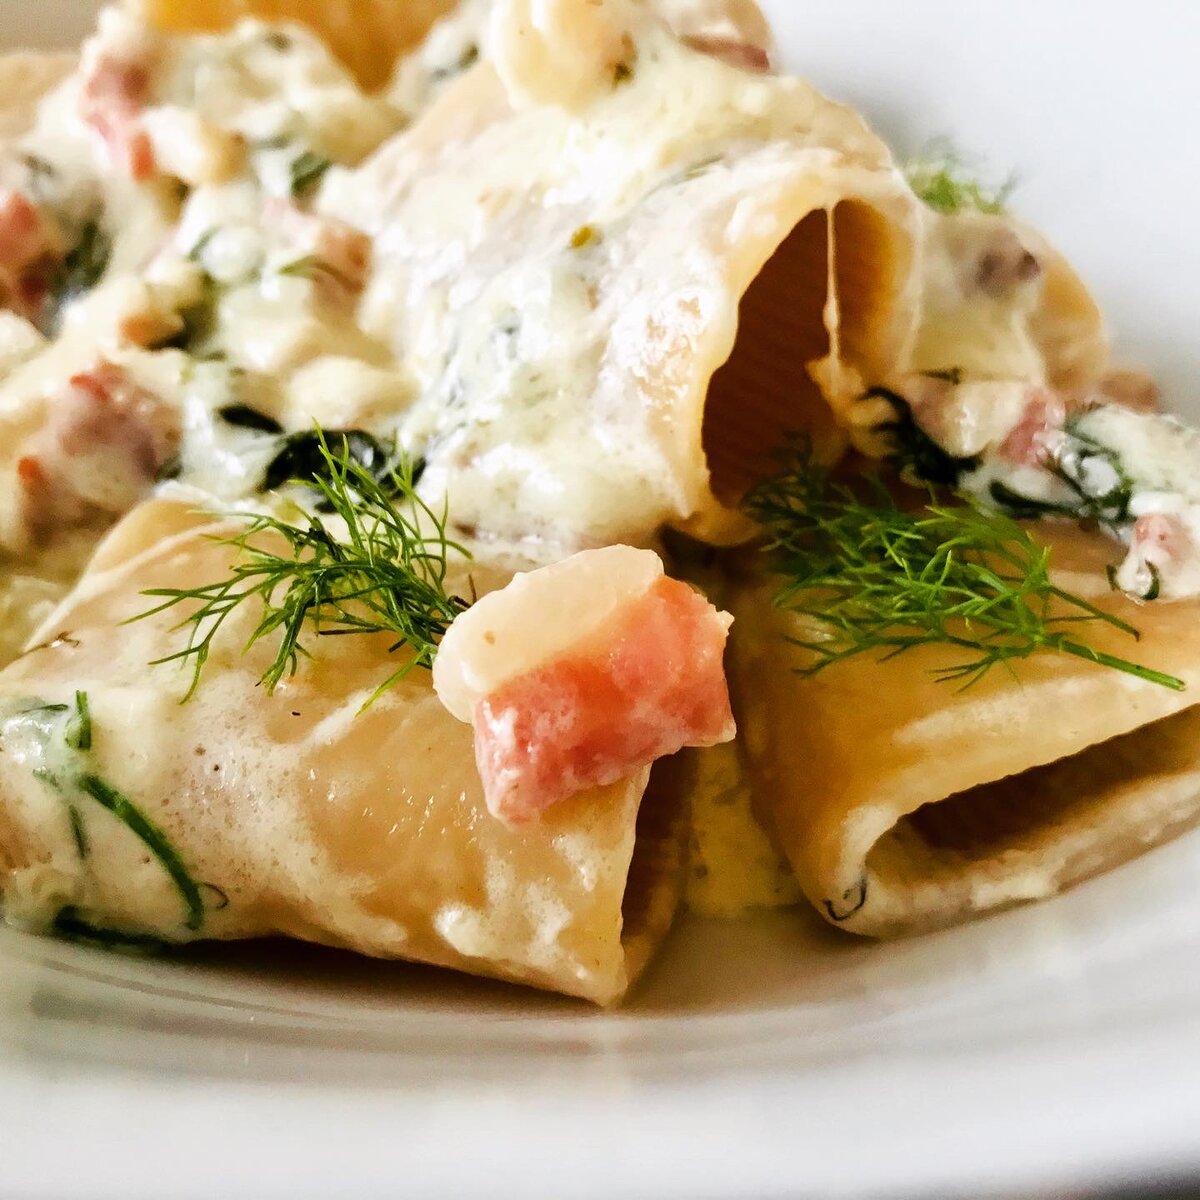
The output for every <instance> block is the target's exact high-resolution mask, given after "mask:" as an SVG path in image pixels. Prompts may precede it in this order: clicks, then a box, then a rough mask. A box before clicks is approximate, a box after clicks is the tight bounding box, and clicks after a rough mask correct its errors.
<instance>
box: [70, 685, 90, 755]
mask: <svg viewBox="0 0 1200 1200" xmlns="http://www.w3.org/2000/svg"><path fill="white" fill-rule="evenodd" d="M66 741H67V745H68V746H70V747H71V749H72V750H90V749H91V748H92V713H91V709H90V708H89V706H88V696H87V692H76V693H75V715H74V716H73V717H72V718H71V723H70V724H69V725H68V726H67V734H66Z"/></svg>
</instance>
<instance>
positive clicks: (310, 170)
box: [289, 150, 333, 199]
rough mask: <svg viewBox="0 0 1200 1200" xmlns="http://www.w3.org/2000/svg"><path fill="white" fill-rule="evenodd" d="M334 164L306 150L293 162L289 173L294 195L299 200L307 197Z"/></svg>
mask: <svg viewBox="0 0 1200 1200" xmlns="http://www.w3.org/2000/svg"><path fill="white" fill-rule="evenodd" d="M332 166H333V163H332V162H330V160H329V159H327V158H325V157H324V156H323V155H320V154H316V153H314V152H313V151H312V150H305V151H304V152H303V153H301V154H300V155H299V156H297V157H296V158H295V159H293V160H292V165H291V168H290V171H289V175H290V178H291V190H292V195H293V196H295V197H296V198H297V199H301V198H302V197H304V196H307V195H308V194H309V193H310V192H311V191H312V190H313V189H314V188H315V187H316V186H317V184H319V183H320V182H321V180H322V179H324V178H325V173H326V172H327V171H328V170H329V168H330V167H332Z"/></svg>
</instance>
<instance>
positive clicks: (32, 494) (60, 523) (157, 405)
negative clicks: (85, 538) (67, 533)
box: [16, 362, 180, 541]
mask: <svg viewBox="0 0 1200 1200" xmlns="http://www.w3.org/2000/svg"><path fill="white" fill-rule="evenodd" d="M179 439H180V425H179V419H178V416H177V414H176V413H175V412H174V410H172V409H170V408H169V407H168V406H167V405H166V404H164V403H163V401H162V400H161V399H160V398H159V397H157V396H155V395H154V394H153V393H152V392H149V391H147V390H146V389H145V388H143V387H141V386H140V385H138V384H137V383H135V382H134V381H133V380H131V379H130V378H129V376H128V375H127V373H126V372H125V371H124V370H123V369H122V368H121V367H119V366H116V365H114V364H112V363H108V362H100V363H98V364H97V365H96V366H95V367H94V368H92V370H90V371H86V372H82V373H80V374H78V375H75V376H73V377H72V378H71V380H70V382H69V383H68V385H67V388H66V391H65V392H64V393H63V394H62V395H61V396H60V397H58V398H57V399H56V400H55V401H54V403H53V404H52V405H51V408H50V411H49V415H48V419H47V421H46V424H45V425H44V426H43V427H42V428H41V429H40V430H38V432H37V433H35V434H33V435H32V436H31V437H29V438H28V439H27V440H26V442H25V443H24V444H23V445H22V446H21V448H20V450H19V452H18V455H17V465H16V472H17V482H18V487H19V489H20V494H21V500H22V508H23V518H24V526H25V530H26V532H27V535H28V536H29V538H30V539H31V540H33V541H40V540H45V539H46V538H47V537H49V536H50V535H51V534H52V533H54V532H55V531H56V530H58V529H62V528H67V527H70V526H72V525H77V524H79V523H81V522H83V521H86V520H88V519H90V518H92V517H94V516H110V517H111V516H117V515H119V514H120V513H123V512H126V511H127V510H128V509H130V508H132V507H133V505H134V504H136V503H137V502H138V500H140V499H141V498H142V497H143V496H144V495H145V494H146V492H147V491H148V490H149V488H150V486H151V485H152V484H153V483H154V481H155V479H156V477H157V475H158V473H159V471H160V469H161V468H162V466H163V464H164V463H165V462H167V460H168V459H169V458H170V457H171V456H172V455H173V454H174V453H175V452H176V451H177V450H178V447H179Z"/></svg>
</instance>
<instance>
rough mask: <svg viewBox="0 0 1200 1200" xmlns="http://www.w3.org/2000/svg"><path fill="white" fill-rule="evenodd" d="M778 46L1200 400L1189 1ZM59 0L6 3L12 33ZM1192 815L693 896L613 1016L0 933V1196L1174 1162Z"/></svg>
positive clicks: (902, 1180) (1193, 1149)
mask: <svg viewBox="0 0 1200 1200" xmlns="http://www.w3.org/2000/svg"><path fill="white" fill-rule="evenodd" d="M766 6H767V7H768V8H769V9H773V10H774V14H775V16H776V19H777V21H778V25H779V30H780V36H781V42H782V44H783V45H784V46H785V48H786V51H787V56H788V58H789V61H790V63H791V64H792V65H793V66H796V67H798V68H800V69H802V70H804V71H805V72H807V73H808V74H809V75H811V76H812V77H813V78H814V79H816V80H817V81H818V82H819V83H821V84H822V85H823V86H824V87H825V88H826V89H827V90H829V91H830V92H832V93H834V94H836V95H838V96H840V97H844V98H846V99H848V100H852V101H855V102H857V103H859V104H861V105H862V106H863V107H864V109H865V110H866V111H867V112H868V113H870V114H871V115H873V116H874V117H876V118H877V119H878V121H879V123H880V125H881V127H882V128H883V129H884V130H885V131H887V132H889V133H892V134H893V135H894V136H895V137H896V138H897V140H898V142H899V144H900V145H901V146H913V145H918V144H920V143H922V142H924V141H925V140H927V139H929V138H931V137H934V136H937V135H945V134H949V135H952V136H953V137H955V138H956V139H957V140H958V142H959V143H960V144H961V145H962V146H963V147H967V148H972V149H976V150H978V151H980V152H981V153H983V154H985V155H986V159H987V161H988V162H989V163H990V164H991V165H992V166H993V168H994V169H995V172H996V173H997V174H998V175H1001V176H1002V175H1004V174H1006V173H1007V172H1008V171H1009V170H1010V169H1013V170H1015V171H1016V172H1017V173H1018V174H1019V176H1020V178H1021V180H1022V181H1023V186H1022V187H1021V189H1020V191H1019V193H1018V196H1017V201H1016V202H1017V205H1018V207H1019V208H1020V209H1021V210H1022V211H1023V212H1025V213H1026V214H1028V215H1029V216H1030V217H1032V218H1033V219H1035V220H1036V221H1038V222H1039V223H1041V224H1042V225H1043V226H1044V228H1045V229H1046V231H1047V232H1048V233H1050V234H1051V235H1052V236H1054V237H1055V238H1056V239H1057V240H1058V241H1059V242H1060V244H1061V245H1062V246H1063V248H1064V249H1065V250H1067V251H1068V252H1069V253H1070V254H1071V255H1072V257H1073V258H1074V259H1075V260H1076V261H1077V262H1078V263H1079V265H1080V266H1081V267H1082V268H1083V269H1084V271H1085V274H1087V275H1088V276H1089V277H1090V278H1091V279H1092V280H1093V282H1094V283H1095V285H1096V287H1097V290H1098V291H1099V293H1100V296H1101V298H1102V300H1103V301H1104V303H1105V304H1106V306H1107V307H1108V309H1109V311H1110V313H1111V314H1112V317H1113V324H1114V326H1115V329H1116V331H1117V333H1118V335H1119V338H1118V343H1119V345H1120V346H1121V347H1122V348H1124V349H1125V350H1126V351H1127V353H1129V354H1130V355H1132V356H1133V357H1136V358H1138V359H1140V360H1142V361H1144V362H1146V363H1148V364H1150V365H1153V366H1154V367H1155V368H1156V369H1157V370H1158V371H1159V372H1160V373H1161V375H1162V376H1163V378H1164V379H1165V380H1166V381H1167V383H1168V385H1169V389H1170V392H1171V394H1172V397H1173V400H1174V402H1175V403H1176V404H1177V406H1179V407H1181V408H1184V409H1186V408H1188V407H1189V406H1190V407H1191V411H1192V412H1193V413H1196V414H1198V415H1200V404H1197V403H1195V399H1196V396H1197V395H1200V389H1195V390H1194V389H1193V388H1192V385H1191V380H1190V374H1191V372H1190V368H1191V365H1192V363H1193V362H1195V361H1197V360H1198V359H1200V349H1197V348H1195V347H1194V342H1195V341H1196V336H1195V328H1196V314H1197V313H1198V312H1200V222H1198V221H1197V220H1196V217H1195V197H1196V194H1197V192H1198V191H1200V141H1198V140H1197V139H1196V137H1195V136H1194V134H1193V131H1192V123H1193V121H1192V118H1193V117H1194V115H1195V114H1196V113H1197V112H1198V111H1200V73H1197V72H1196V70H1195V67H1194V61H1193V60H1194V57H1195V54H1196V51H1197V49H1200V5H1196V4H1193V3H1190V2H1187V0H1179V2H1177V3H1170V2H1168V0H1144V2H1143V3H1142V4H1140V5H1138V6H1136V8H1135V7H1134V6H1130V5H1128V4H1118V3H1107V2H1102V0H1092V2H1091V3H1090V4H1088V5H1087V6H1084V5H1082V4H1079V3H1076V2H1075V0H1007V2H1001V0H972V2H971V3H962V2H961V0H955V2H950V0H924V2H921V0H910V3H908V4H905V5H894V4H883V3H880V2H879V0H838V2H837V3H816V2H808V0H775V2H774V3H767V5H766ZM89 7H90V6H89V5H88V4H87V3H84V2H83V0H78V2H77V0H57V2H54V3H52V2H50V0H0V40H3V41H4V42H6V43H9V44H16V43H17V42H19V41H30V40H35V39H40V40H43V41H45V40H54V39H55V38H60V39H61V38H62V37H63V36H64V35H65V32H66V31H67V30H68V29H69V28H70V27H71V26H72V25H73V24H75V25H77V24H78V23H79V22H81V21H86V17H87V10H88V9H89ZM1198 878H1200V835H1193V836H1191V837H1187V838H1184V839H1181V840H1180V841H1178V842H1176V843H1174V844H1173V845H1171V846H1168V847H1165V848H1164V849H1162V850H1159V851H1156V852H1155V853H1153V854H1151V855H1149V856H1147V857H1146V858H1144V859H1142V860H1141V861H1139V862H1137V863H1134V864H1132V865H1130V866H1128V867H1126V868H1124V869H1122V870H1119V871H1116V872H1114V873H1112V874H1111V875H1109V876H1107V877H1105V878H1103V879H1100V880H1097V881H1095V882H1093V883H1090V884H1088V885H1086V886H1085V887H1082V888H1080V889H1078V890H1077V891H1076V892H1074V893H1072V894H1071V895H1068V896H1066V897H1063V898H1061V899H1058V900H1055V901H1053V902H1050V903H1046V904H1042V905H1040V906H1038V907H1035V908H1029V909H1024V910H1021V911H1017V912H1011V913H1007V914H1004V915H1001V916H999V917H995V918H993V919H990V920H987V921H984V922H980V923H979V924H976V925H974V926H971V927H969V928H965V929H961V930H956V931H951V932H948V933H944V934H940V935H937V936H934V937H929V938H925V939H921V940H919V941H910V942H905V943H899V944H895V945H890V946H879V947H876V946H871V945H868V944H866V943H862V942H857V941H853V940H851V939H849V938H847V937H844V936H842V935H840V934H838V933H836V931H832V930H828V929H826V928H825V927H824V926H823V925H821V923H820V922H819V921H818V920H817V919H816V918H809V917H808V916H807V915H806V914H804V913H800V914H786V915H776V916H772V917H769V918H762V919H760V920H757V921H751V922H747V923H745V924H737V925H705V924H703V923H701V922H697V921H689V922H687V923H685V925H684V926H683V927H682V928H681V929H680V930H679V931H678V932H677V934H676V935H675V936H674V937H673V939H672V940H671V942H670V944H669V946H668V948H667V951H666V953H665V955H664V957H663V959H662V961H661V962H660V963H659V965H658V966H657V967H656V969H655V970H654V972H653V973H652V975H651V977H650V978H649V980H648V981H647V984H646V986H645V987H644V988H643V989H642V990H641V991H640V993H639V994H638V996H637V998H636V1000H635V1002H634V1003H633V1004H632V1005H631V1006H630V1007H629V1008H628V1009H627V1010H625V1011H622V1012H620V1013H617V1014H603V1013H598V1012H593V1011H590V1010H588V1009H585V1008H583V1007H580V1006H578V1005H575V1004H572V1003H569V1002H565V1001H558V1000H555V999H553V998H547V997H542V996H538V995H534V994H532V993H526V992H521V991H517V990H508V989H504V988H502V987H500V986H494V985H488V984H482V983H476V982H473V981H469V980H462V979H458V978H455V977H452V976H448V975H445V974H442V973H439V972H436V971H431V970H423V969H419V968H406V967H400V966H395V967H392V966H380V965H378V964H370V963H361V962H356V961H353V960H350V959H348V958H345V957H342V956H338V955H332V954H321V953H317V952H313V951H308V950H304V949H302V948H298V949H294V948H264V947H240V948H236V949H233V950H228V951H222V952H220V953H212V954H208V955H206V956H205V957H204V958H203V959H202V960H199V961H197V960H190V961H189V962H187V963H186V964H183V963H177V962H139V961H126V960H123V959H120V958H113V957H109V956H104V955H99V954H96V953H93V952H89V951H86V950H83V949H80V948H77V947H71V946H63V945H57V944H52V943H48V942H43V941H38V940H33V939H29V938H24V937H21V936H18V935H15V934H12V933H4V934H0V1196H2V1197H4V1198H5V1200H10V1198H11V1200H16V1198H25V1197H29V1198H33V1197H38V1198H43V1197H44V1198H51V1197H53V1198H59V1197H79V1198H86V1200H107V1198H109V1197H111V1198H113V1200H118V1198H119V1200H173V1198H175V1197H189V1198H190V1197H196V1198H202V1197H203V1198H212V1197H221V1198H222V1200H225V1198H228V1200H237V1198H241V1197H246V1198H251V1197H253V1198H255V1200H264V1198H268V1197H276V1196H278V1197H287V1198H288V1200H300V1198H303V1197H310V1196H311V1197H317V1196H338V1197H343V1196H344V1197H353V1198H354V1200H366V1198H368V1197H375V1196H385V1195H387V1196H398V1195H404V1196H411V1197H427V1196H447V1197H458V1196H473V1197H474V1196H509V1195H520V1196H527V1197H533V1196H542V1195H545V1196H553V1197H564V1198H565V1197H575V1196H581V1197H582V1196H604V1197H624V1196H648V1197H650V1196H652V1197H657V1198H664V1200H665V1198H669V1197H680V1198H688V1200H693V1198H699V1197H723V1196H755V1197H757V1196H795V1195H812V1196H854V1197H857V1196H867V1195H889V1196H891V1195H904V1196H908V1195H926V1194H931V1193H934V1192H936V1193H938V1194H945V1195H947V1196H954V1197H960V1196H966V1195H973V1194H982V1193H984V1192H987V1193H989V1194H990V1193H994V1192H1000V1191H1003V1192H1006V1193H1007V1192H1010V1191H1016V1190H1022V1191H1026V1190H1033V1189H1036V1190H1037V1191H1038V1194H1039V1195H1040V1194H1045V1195H1050V1194H1053V1195H1061V1194H1063V1193H1062V1192H1061V1191H1059V1189H1060V1188H1062V1187H1064V1186H1065V1185H1066V1184H1067V1183H1068V1182H1072V1183H1075V1184H1081V1185H1082V1184H1089V1185H1090V1184H1107V1183H1114V1182H1119V1181H1126V1182H1128V1181H1131V1180H1136V1181H1141V1183H1139V1184H1138V1186H1139V1188H1140V1187H1141V1186H1142V1185H1143V1184H1144V1183H1145V1181H1146V1180H1148V1179H1150V1178H1152V1177H1157V1178H1161V1177H1165V1176H1168V1175H1172V1174H1176V1173H1181V1172H1189V1171H1193V1170H1200V899H1198V898H1197V896H1196V881H1197V879H1198Z"/></svg>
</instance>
